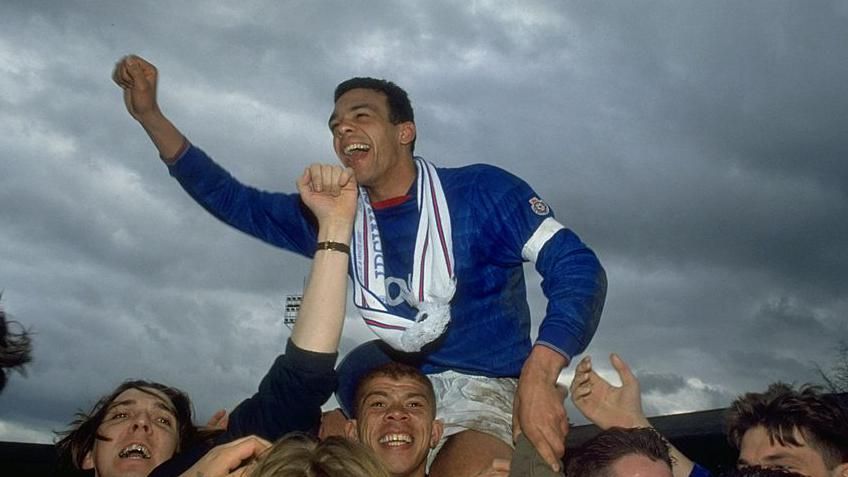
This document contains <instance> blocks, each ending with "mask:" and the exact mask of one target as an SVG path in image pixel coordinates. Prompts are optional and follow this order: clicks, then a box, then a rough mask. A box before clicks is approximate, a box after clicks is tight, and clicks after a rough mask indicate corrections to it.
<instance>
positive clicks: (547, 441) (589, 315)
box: [513, 218, 606, 470]
mask: <svg viewBox="0 0 848 477" xmlns="http://www.w3.org/2000/svg"><path fill="white" fill-rule="evenodd" d="M522 255H523V256H524V257H525V258H526V259H528V260H532V261H534V262H535V265H536V270H537V271H538V272H539V274H540V275H541V276H542V291H543V292H544V294H545V296H546V297H547V299H548V307H547V313H546V316H545V318H544V319H543V320H542V323H541V324H540V326H539V333H538V338H537V340H536V344H535V346H533V349H532V351H531V352H530V356H529V357H528V358H527V360H526V361H525V362H524V366H523V367H522V370H521V377H520V379H519V381H518V391H517V393H516V399H515V406H514V412H513V433H514V434H515V435H517V434H518V433H519V432H523V433H525V434H526V435H527V439H528V440H529V441H530V442H531V443H533V445H534V446H535V447H536V449H537V450H538V451H539V454H540V455H541V456H542V458H544V459H545V461H546V462H548V463H549V464H550V465H551V467H552V468H553V469H554V470H558V469H559V466H560V461H561V459H562V457H563V455H564V454H565V436H566V434H567V433H568V418H567V416H566V414H565V406H564V404H563V401H564V399H565V395H566V393H565V390H564V389H563V388H558V387H557V385H556V383H557V378H558V377H559V373H560V371H561V370H562V369H563V368H564V367H566V366H568V364H569V362H570V360H571V357H572V356H575V355H577V354H579V353H580V352H582V351H583V350H584V349H585V348H586V346H587V345H588V344H589V341H590V340H591V339H592V336H593V335H594V333H595V330H596V329H597V327H598V322H599V321H600V316H601V312H602V310H603V304H604V298H605V297H606V274H605V273H604V269H603V267H602V266H601V264H600V262H599V261H598V259H597V257H596V256H595V254H594V253H593V252H592V250H591V249H589V248H588V247H587V246H586V245H585V244H583V243H582V242H581V241H580V239H579V238H578V237H577V235H576V234H574V232H572V231H571V230H569V229H566V228H564V227H562V226H561V225H559V223H558V222H556V221H555V220H554V219H553V218H549V219H546V220H545V221H544V222H543V223H542V224H541V225H540V226H539V229H538V230H537V231H536V233H534V235H533V236H532V237H531V239H530V240H528V242H527V244H525V247H524V251H523V253H522Z"/></svg>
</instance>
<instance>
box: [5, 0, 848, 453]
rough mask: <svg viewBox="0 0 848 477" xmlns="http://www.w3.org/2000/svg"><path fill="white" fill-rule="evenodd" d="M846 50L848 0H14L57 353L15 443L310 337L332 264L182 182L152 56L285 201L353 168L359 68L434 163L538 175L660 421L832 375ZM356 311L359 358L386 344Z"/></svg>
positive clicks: (20, 99)
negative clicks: (304, 324)
mask: <svg viewBox="0 0 848 477" xmlns="http://www.w3.org/2000/svg"><path fill="white" fill-rule="evenodd" d="M845 45H848V4H846V3H845V2H843V1H839V0H836V1H832V2H828V1H815V2H800V1H798V2H781V1H751V2H737V1H713V2H702V1H676V0H675V1H665V2H663V1H645V2H625V1H592V2H589V1H586V2H562V1H560V0H547V1H543V0H539V1H521V2H514V1H495V0H490V1H485V0H476V1H456V2H449V1H444V0H433V1H411V0H410V1H367V2H366V1H359V2H357V1H354V2H351V1H344V2H342V1H314V2H308V1H283V2H277V1H270V0H268V1H253V0H242V1H239V2H201V1H184V2H164V1H162V2H155V1H146V2H145V1H135V2H111V1H81V0H78V1H70V0H69V1H63V2H50V1H36V0H20V1H12V0H4V1H3V2H2V5H0V131H2V134H0V151H2V152H0V224H2V225H0V289H2V290H3V305H4V307H5V309H6V310H7V312H9V313H11V314H12V315H13V316H14V317H15V318H16V319H17V320H18V321H20V322H22V323H24V324H25V325H26V326H27V327H30V328H31V329H32V331H33V332H34V333H35V359H34V362H33V363H32V365H31V366H29V368H28V371H29V372H28V375H27V376H26V377H25V378H24V377H22V376H20V375H13V376H12V377H11V379H10V382H9V384H8V386H7V388H6V390H5V392H4V393H3V394H2V395H0V440H21V441H39V442H49V441H50V440H51V439H52V436H51V434H50V431H51V430H54V429H61V428H63V426H64V425H65V424H66V423H67V422H68V421H69V420H70V418H71V416H72V413H73V412H74V411H75V410H77V409H78V408H88V407H89V406H90V405H91V404H92V403H93V402H94V400H95V399H96V398H97V397H98V396H99V395H101V394H103V393H106V392H108V391H110V390H111V389H112V388H113V387H114V386H115V385H117V384H118V383H119V382H121V381H122V380H124V379H126V378H129V377H138V378H147V379H153V380H159V381H163V382H166V383H170V384H173V385H177V386H179V387H181V388H183V389H186V390H187V391H189V392H190V394H191V395H192V397H193V398H194V400H195V404H196V408H197V412H198V415H199V417H200V418H201V419H202V420H205V419H206V418H208V417H209V415H211V413H212V412H213V411H214V410H215V409H218V408H220V407H227V408H232V407H233V405H234V404H235V403H237V402H238V401H239V400H240V399H242V398H243V397H246V396H247V395H248V394H250V393H251V391H252V390H253V389H254V387H255V386H256V384H257V383H258V381H259V379H260V378H261V376H262V375H263V374H264V372H265V370H266V369H267V366H268V365H269V364H270V363H271V361H272V360H273V358H274V357H275V356H276V354H277V353H279V352H280V351H281V349H282V346H283V344H284V343H285V340H286V338H287V337H288V333H289V331H288V329H287V328H286V327H285V326H283V324H282V312H283V308H284V307H283V302H284V299H285V296H286V295H287V294H289V293H294V292H298V291H299V290H300V288H301V287H302V283H303V280H304V277H305V275H306V273H307V270H308V262H307V261H306V260H305V259H302V258H299V257H297V256H295V255H293V254H291V253H288V252H283V251H280V250H277V249H274V248H272V247H270V246H268V245H265V244H263V243H261V242H259V241H257V240H255V239H252V238H249V237H247V236H245V235H243V234H241V233H239V232H236V231H234V230H232V229H230V228H228V227H226V226H224V225H222V224H221V223H219V222H217V221H216V220H215V219H213V218H212V217H210V216H209V215H208V214H207V213H206V212H204V211H203V210H202V209H201V208H200V207H198V206H197V205H196V204H194V203H193V202H192V201H191V200H190V199H189V198H188V197H187V195H186V194H185V193H184V192H183V191H182V189H180V188H179V186H178V185H177V184H176V182H175V181H174V180H173V179H171V178H170V177H169V176H168V174H167V171H166V169H165V167H164V166H163V165H162V164H161V163H160V162H159V160H158V157H157V155H156V152H155V149H154V148H153V146H152V145H151V144H150V142H149V140H148V139H147V137H146V135H145V134H144V132H143V130H142V129H141V128H140V127H139V126H138V124H136V123H135V122H134V121H133V120H132V119H131V118H130V117H129V115H128V114H127V113H126V111H125V109H124V106H123V103H122V100H121V93H120V90H119V89H118V88H117V87H116V86H115V85H114V84H112V82H111V80H110V75H111V71H112V68H113V65H114V63H115V62H116V61H117V60H118V59H119V58H120V57H121V56H123V55H125V54H127V53H136V54H139V55H141V56H143V57H145V58H147V59H149V60H151V61H152V62H153V63H155V64H156V65H157V66H158V68H159V71H160V77H161V80H160V103H161V105H162V108H163V110H164V111H165V113H166V114H167V115H168V116H169V117H170V118H171V119H172V120H173V121H174V122H175V123H176V124H177V125H178V126H179V127H180V128H181V129H182V130H183V132H184V133H185V134H186V135H187V136H188V137H189V138H190V139H191V140H192V141H193V142H194V143H195V144H197V145H199V146H201V147H202V148H204V149H205V150H206V151H207V152H209V153H210V154H211V155H212V156H213V157H215V158H216V160H217V161H218V162H220V163H221V164H223V165H224V166H225V167H226V168H228V169H229V170H230V171H231V172H232V173H233V174H234V175H235V176H236V177H238V178H240V179H241V180H242V181H243V182H246V183H250V184H253V185H256V186H258V187H261V188H265V189H269V190H285V191H291V190H293V187H294V186H293V183H294V178H295V177H296V175H297V174H298V172H299V171H301V170H302V168H303V167H304V166H305V165H306V164H308V163H311V162H318V161H334V156H333V154H332V149H331V138H330V134H329V132H328V130H327V128H326V121H327V117H328V115H329V113H330V111H331V109H332V90H333V88H334V86H335V85H336V84H337V83H339V82H340V81H342V80H344V79H347V78H349V77H351V76H357V75H368V76H377V77H386V78H390V79H393V80H394V81H396V82H398V83H399V84H400V85H402V86H403V87H405V88H406V89H407V90H408V92H409V94H410V96H411V98H412V100H413V104H414V106H415V108H416V118H417V124H418V131H419V139H418V142H417V148H416V152H417V153H419V154H422V155H423V156H425V157H427V158H428V159H430V160H431V161H433V162H435V163H437V164H439V165H444V166H457V165H462V164H468V163H475V162H486V163H490V164H495V165H498V166H501V167H503V168H505V169H507V170H509V171H511V172H513V173H515V174H517V175H519V176H521V177H523V178H524V179H525V180H527V181H528V182H529V183H530V184H531V185H533V186H534V188H535V189H536V190H537V192H538V193H539V194H540V195H541V196H542V197H543V198H544V199H546V200H547V202H548V203H549V204H550V205H551V206H552V207H553V209H554V210H555V211H556V213H557V216H558V218H559V219H560V221H561V222H563V223H564V224H566V225H567V226H569V227H571V228H573V229H574V230H576V231H577V232H578V234H580V235H581V237H582V238H583V239H584V241H586V242H587V243H588V244H590V245H591V246H592V247H593V248H594V249H595V251H596V252H597V253H598V255H599V256H600V258H601V260H602V262H603V263H604V265H605V267H606V269H607V272H608V275H609V294H608V297H607V305H606V309H605V312H604V317H603V319H602V322H601V326H600V328H599V329H598V332H597V334H596V336H595V339H594V341H593V342H592V344H591V346H590V348H589V350H588V352H590V353H591V354H592V355H593V356H595V362H596V363H597V366H599V367H601V368H602V369H605V370H609V365H608V363H607V362H606V358H605V356H606V355H607V354H608V353H609V352H612V351H617V352H619V353H621V354H622V355H623V356H624V358H625V359H627V360H628V361H629V362H631V363H632V365H633V366H634V368H636V370H637V371H638V373H639V375H640V376H641V378H642V382H643V385H644V392H645V404H646V406H647V408H648V410H649V411H650V412H651V413H654V414H656V413H669V412H680V411H688V410H696V409H707V408H715V407H720V406H724V405H726V404H727V403H728V402H729V401H730V400H731V399H732V398H733V396H735V395H736V394H737V393H740V392H742V391H745V390H757V389H762V388H764V387H765V386H766V384H767V383H769V382H771V381H774V380H777V379H781V380H786V381H792V382H798V383H802V382H807V381H811V380H815V379H816V372H815V369H816V364H817V363H818V364H819V365H822V366H823V367H825V368H827V367H828V366H829V364H830V362H831V360H833V359H834V358H835V354H834V352H833V348H834V347H835V346H836V345H837V342H838V340H839V339H840V338H846V337H848V319H846V317H848V286H847V285H848V252H846V251H845V246H846V244H848V160H846V156H848V90H846V87H845V85H847V84H848V49H846V46H845ZM840 85H841V86H840ZM527 270H528V276H529V278H528V289H529V296H530V300H531V308H532V309H533V311H534V313H535V315H536V317H537V318H539V317H541V315H542V314H543V312H544V298H543V297H542V295H541V293H540V291H539V278H538V276H536V275H535V272H534V271H533V270H532V268H530V267H528V268H527ZM357 320H358V319H357V318H355V317H353V316H351V317H350V319H349V320H348V321H347V329H346V332H345V338H344V342H343V350H342V351H346V350H348V349H350V348H351V347H352V346H353V345H354V344H355V343H357V342H359V341H362V340H365V339H370V338H371V337H370V335H369V332H368V331H367V330H365V329H364V326H363V325H361V324H360V323H359V322H358V321H357ZM571 416H572V419H573V420H575V421H578V422H581V419H580V417H579V416H578V415H577V413H576V411H572V412H571Z"/></svg>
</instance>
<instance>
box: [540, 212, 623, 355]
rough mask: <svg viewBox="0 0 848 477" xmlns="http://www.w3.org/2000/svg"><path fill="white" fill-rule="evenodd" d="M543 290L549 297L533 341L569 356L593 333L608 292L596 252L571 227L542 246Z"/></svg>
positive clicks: (586, 341)
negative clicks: (543, 316) (543, 317)
mask: <svg viewBox="0 0 848 477" xmlns="http://www.w3.org/2000/svg"><path fill="white" fill-rule="evenodd" d="M536 270H537V271H538V272H539V274H540V275H541V276H542V292H544V294H545V296H546V297H547V298H548V308H547V313H546V314H545V319H544V320H542V323H541V325H539V334H538V337H537V338H536V343H538V344H542V345H545V346H547V347H549V348H551V349H554V350H555V351H557V352H559V353H560V354H562V355H563V356H565V357H567V358H568V359H569V360H571V358H572V357H574V356H576V355H577V354H580V353H582V352H583V350H585V349H586V347H587V346H588V345H589V342H590V341H591V340H592V337H593V336H594V335H595V330H597V329H598V323H599V322H600V320H601V312H602V311H603V309H604V300H605V298H606V294H607V276H606V272H604V269H603V267H602V266H601V262H600V261H599V260H598V257H596V256H595V253H594V252H593V251H592V250H591V249H590V248H589V247H587V246H586V245H585V244H584V243H583V242H581V241H580V238H579V237H577V234H575V233H574V232H573V231H571V230H570V229H562V230H560V231H559V232H557V233H556V234H554V236H553V237H551V238H550V240H548V242H547V243H546V244H545V245H544V247H542V250H541V252H540V253H539V257H538V259H537V260H536Z"/></svg>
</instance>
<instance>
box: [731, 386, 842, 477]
mask: <svg viewBox="0 0 848 477" xmlns="http://www.w3.org/2000/svg"><path fill="white" fill-rule="evenodd" d="M726 426H727V438H728V440H729V441H730V443H731V444H732V445H734V446H735V447H736V448H737V449H738V448H739V446H740V444H741V443H742V437H743V436H744V435H745V433H746V432H748V431H749V430H750V429H752V428H754V427H757V426H762V427H763V428H765V430H766V432H768V436H769V439H771V441H772V442H774V441H777V442H778V443H779V444H780V445H782V446H799V445H801V443H800V442H798V440H797V439H796V438H795V430H796V429H797V430H798V432H799V433H800V434H801V435H802V436H803V437H804V439H805V440H806V441H807V443H808V444H809V445H810V447H812V448H814V449H815V450H817V451H819V452H820V453H821V455H822V459H823V460H824V463H825V465H827V466H828V468H831V469H832V468H834V467H836V466H837V465H839V464H841V463H843V462H848V410H846V409H845V407H843V405H842V404H841V403H840V402H839V400H838V399H837V398H836V397H835V396H832V395H827V394H823V393H822V392H821V388H820V387H818V386H810V385H804V386H802V387H801V388H800V389H798V390H796V389H794V388H793V387H792V386H791V385H789V384H786V383H781V382H777V383H774V384H772V385H770V386H769V387H768V389H767V390H766V392H764V393H747V394H745V395H743V396H740V397H739V398H737V399H736V400H735V401H733V404H731V405H730V409H729V411H728V413H727V417H726Z"/></svg>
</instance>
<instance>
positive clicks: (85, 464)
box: [82, 451, 94, 470]
mask: <svg viewBox="0 0 848 477" xmlns="http://www.w3.org/2000/svg"><path fill="white" fill-rule="evenodd" d="M91 452H92V451H88V452H86V453H85V457H84V458H83V459H82V470H91V469H93V468H94V456H93V455H91Z"/></svg>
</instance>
